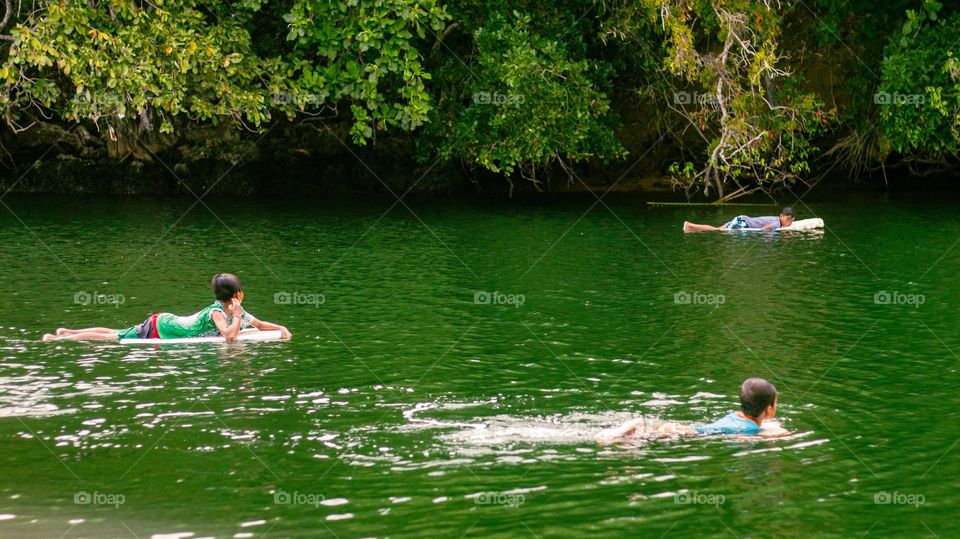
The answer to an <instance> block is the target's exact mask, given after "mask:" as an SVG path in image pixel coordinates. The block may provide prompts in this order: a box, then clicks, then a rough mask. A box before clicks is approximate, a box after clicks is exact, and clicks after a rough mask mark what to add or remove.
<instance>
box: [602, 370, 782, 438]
mask: <svg viewBox="0 0 960 539" xmlns="http://www.w3.org/2000/svg"><path fill="white" fill-rule="evenodd" d="M776 414H777V388H776V387H774V386H773V384H771V383H770V382H768V381H766V380H764V379H763V378H748V379H747V380H746V381H744V382H743V385H741V386H740V411H739V412H730V413H729V414H727V415H725V416H723V417H721V418H720V419H718V420H716V421H714V422H713V423H710V424H707V425H694V426H689V425H684V424H682V423H677V422H674V421H665V422H663V423H655V424H649V425H648V424H647V422H646V421H645V420H644V419H643V418H642V417H641V418H639V419H633V420H631V421H627V422H626V423H624V424H623V425H621V426H620V427H619V428H615V429H607V430H604V431H601V432H600V434H598V435H597V443H599V444H601V445H610V444H615V443H629V442H630V441H633V440H649V439H656V438H678V437H681V436H697V435H711V434H738V435H743V436H759V437H762V438H778V437H780V436H786V435H788V434H790V433H789V432H787V431H786V430H785V429H783V427H780V426H779V425H776V426H775V427H772V428H771V427H770V426H769V425H768V426H767V427H766V428H764V427H762V426H761V425H762V424H763V422H764V421H765V420H768V419H773V418H774V416H775V415H776Z"/></svg>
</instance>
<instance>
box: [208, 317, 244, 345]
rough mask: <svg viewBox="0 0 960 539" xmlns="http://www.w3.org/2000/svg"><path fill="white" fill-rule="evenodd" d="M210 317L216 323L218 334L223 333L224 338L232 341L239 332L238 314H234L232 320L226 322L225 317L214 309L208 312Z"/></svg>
mask: <svg viewBox="0 0 960 539" xmlns="http://www.w3.org/2000/svg"><path fill="white" fill-rule="evenodd" d="M210 318H211V319H213V323H214V324H216V325H217V331H219V332H220V335H223V338H224V339H226V340H228V341H232V340H234V339H236V338H237V335H239V334H240V317H239V316H234V317H233V322H231V323H230V324H227V317H226V316H225V315H224V314H223V313H222V312H220V311H219V310H216V311H213V312H212V313H210Z"/></svg>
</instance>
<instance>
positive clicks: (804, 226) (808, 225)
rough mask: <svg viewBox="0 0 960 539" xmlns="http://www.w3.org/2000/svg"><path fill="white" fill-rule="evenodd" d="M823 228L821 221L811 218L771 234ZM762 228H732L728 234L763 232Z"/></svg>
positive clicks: (795, 222) (798, 221)
mask: <svg viewBox="0 0 960 539" xmlns="http://www.w3.org/2000/svg"><path fill="white" fill-rule="evenodd" d="M820 228H823V219H821V218H819V217H811V218H810V219H800V220H797V221H794V222H793V223H792V224H791V225H790V226H784V227H780V228H778V229H776V230H773V231H771V232H780V231H783V232H789V231H791V230H817V229H820ZM763 231H764V230H763V229H762V228H734V229H730V232H763Z"/></svg>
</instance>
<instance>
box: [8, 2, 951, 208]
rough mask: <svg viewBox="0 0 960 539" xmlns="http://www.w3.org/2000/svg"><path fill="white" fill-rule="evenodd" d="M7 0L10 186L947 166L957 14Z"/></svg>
mask: <svg viewBox="0 0 960 539" xmlns="http://www.w3.org/2000/svg"><path fill="white" fill-rule="evenodd" d="M3 4H4V5H3V9H4V13H3V19H2V21H0V82H2V86H0V114H2V116H3V121H2V126H3V127H2V133H0V143H2V145H3V148H2V150H0V157H2V158H0V163H2V165H3V167H4V169H5V170H6V171H7V172H8V173H7V174H5V176H8V177H9V178H12V180H11V181H9V182H6V183H7V184H11V183H12V182H13V181H19V178H20V177H21V176H22V174H23V173H24V172H25V171H29V170H30V169H34V168H36V170H43V167H44V166H45V165H43V163H48V162H50V161H51V160H58V161H57V163H58V164H57V166H58V168H57V170H58V171H60V172H61V173H62V172H63V170H66V169H84V168H85V169H87V170H92V171H102V170H104V169H118V168H119V169H121V170H124V171H125V172H124V174H123V177H124V178H126V179H125V180H123V182H126V183H128V184H130V185H124V187H123V188H122V189H121V190H127V191H137V190H138V188H137V186H136V185H132V184H136V183H137V182H138V181H141V180H139V179H138V176H137V174H132V172H137V171H143V170H144V168H145V167H147V168H148V169H154V170H158V169H159V170H161V171H162V173H164V174H165V173H167V172H169V173H170V174H171V175H172V176H173V177H176V178H177V179H178V180H181V179H182V177H188V176H190V173H191V171H197V170H203V171H209V170H217V171H222V172H223V173H224V174H226V172H227V171H229V170H231V169H233V168H234V167H240V168H243V167H246V166H253V165H254V164H256V163H260V164H261V166H262V165H263V164H264V163H267V164H268V166H269V167H270V169H271V170H274V171H276V170H285V169H288V168H290V167H289V164H290V163H291V162H296V163H298V165H297V167H299V168H301V169H307V170H313V171H316V170H318V167H320V169H324V170H326V173H325V174H326V175H330V176H333V177H336V178H338V180H332V181H342V182H348V181H350V178H351V177H352V176H355V175H357V174H360V175H371V176H375V177H376V178H377V179H379V178H381V177H386V178H388V180H387V182H386V183H387V185H388V187H389V186H390V185H391V183H392V182H393V181H394V180H393V179H392V178H394V177H400V176H404V177H406V179H405V180H402V181H400V183H401V184H402V187H404V188H410V189H431V188H437V184H436V183H435V182H432V181H429V180H428V181H423V182H421V181H420V180H419V179H417V178H421V179H422V178H424V177H427V176H429V175H430V174H431V173H433V174H442V175H443V176H444V177H451V176H455V177H457V178H460V180H459V181H462V182H464V183H466V182H469V181H474V182H477V183H479V182H482V181H485V182H488V183H490V182H499V183H500V184H501V185H503V186H510V188H511V189H512V188H513V187H514V186H523V187H525V188H530V187H532V188H537V189H544V188H548V187H549V186H551V185H553V186H555V185H558V184H559V185H568V184H571V183H572V184H573V185H574V186H576V185H578V184H585V182H584V180H582V179H581V178H589V179H596V178H601V180H600V181H601V183H603V184H605V185H608V186H609V185H613V184H615V183H618V182H620V181H622V180H624V179H628V180H629V179H630V178H632V177H635V176H637V175H638V174H640V175H646V176H659V177H664V178H667V179H668V181H669V183H670V184H672V185H673V186H674V187H676V188H678V189H681V190H683V191H684V192H686V193H687V194H688V196H698V195H702V196H705V197H707V198H709V199H732V198H736V197H739V196H742V195H745V194H749V193H754V192H758V191H759V192H766V193H774V192H776V191H777V190H782V189H793V188H794V187H795V186H796V185H797V184H798V183H800V184H807V185H812V184H814V183H816V182H818V181H820V179H821V178H823V177H824V176H825V175H828V174H833V175H836V172H837V171H840V170H845V171H846V172H847V173H848V174H849V176H851V177H854V178H863V177H880V178H886V177H887V174H888V172H891V171H907V172H908V173H909V174H912V175H930V174H942V173H945V172H953V170H954V169H955V168H956V164H957V151H958V144H960V49H958V45H960V43H958V42H957V41H956V40H955V39H954V38H955V36H957V35H958V28H957V25H958V23H960V10H958V9H957V8H955V7H953V6H950V5H943V4H941V3H939V2H937V1H934V0H892V1H890V2H886V3H880V4H877V3H874V2H871V1H869V0H809V1H807V2H802V1H799V0H783V1H777V0H630V1H627V0H598V1H585V0H558V1H555V2H534V1H519V2H502V1H497V0H494V1H489V2H476V1H468V0H463V1H460V0H451V1H443V0H382V1H366V0H293V1H283V2H267V1H265V0H236V1H227V0H212V1H205V2H200V1H195V0H179V1H169V0H153V1H150V2H147V1H142V0H110V1H102V0H89V1H83V2H78V1H65V0H64V1H57V2H52V1H42V0H38V1H34V2H24V1H18V0H4V2H3ZM267 138H269V139H270V140H269V141H266V142H264V141H265V140H266V139H267ZM51 149H52V151H51ZM345 161H349V162H351V163H359V166H356V165H354V166H351V167H347V168H343V167H344V165H343V163H344V162H345ZM318 163H319V164H318ZM331 163H336V164H337V166H340V168H332V169H331V168H329V167H331V166H333V165H332V164H331ZM377 163H386V164H382V165H378V164H377ZM391 163H392V164H393V166H392V167H391ZM297 167H293V168H297ZM324 167H326V168H324ZM411 171H415V174H413V175H414V178H413V179H410V178H409V177H410V175H411ZM34 172H36V171H34ZM99 173H100V172H97V174H99ZM454 173H455V174H454ZM67 176H69V175H67ZM307 181H309V180H307ZM227 183H228V184H229V182H227ZM27 184H29V182H27ZM8 187H9V185H8ZM48 187H49V188H51V189H54V190H56V189H58V187H57V185H56V184H53V185H48ZM114 188H115V187H114Z"/></svg>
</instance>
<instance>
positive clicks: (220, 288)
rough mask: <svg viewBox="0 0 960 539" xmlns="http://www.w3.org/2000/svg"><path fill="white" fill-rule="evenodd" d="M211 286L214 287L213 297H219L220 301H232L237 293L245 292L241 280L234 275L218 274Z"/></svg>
mask: <svg viewBox="0 0 960 539" xmlns="http://www.w3.org/2000/svg"><path fill="white" fill-rule="evenodd" d="M210 284H211V285H213V295H214V296H217V300H218V301H230V298H232V297H233V296H235V295H236V294H237V292H239V291H241V290H243V288H242V287H241V286H240V279H238V278H237V276H236V275H234V274H232V273H218V274H216V275H214V276H213V280H212V281H211V282H210Z"/></svg>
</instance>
